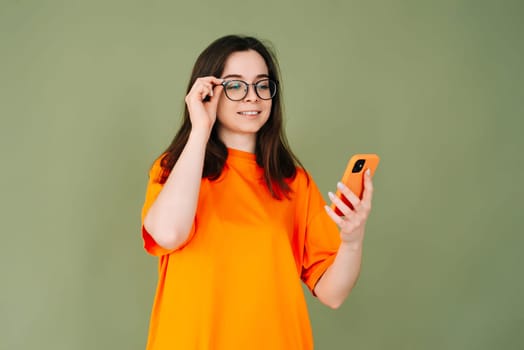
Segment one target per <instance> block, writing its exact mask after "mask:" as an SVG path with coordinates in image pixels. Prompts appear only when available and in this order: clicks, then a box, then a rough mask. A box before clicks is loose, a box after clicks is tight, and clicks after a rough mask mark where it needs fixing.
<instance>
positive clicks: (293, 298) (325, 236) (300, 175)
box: [142, 36, 372, 350]
mask: <svg viewBox="0 0 524 350" xmlns="http://www.w3.org/2000/svg"><path fill="white" fill-rule="evenodd" d="M185 102H186V109H185V112H184V119H183V123H182V126H181V127H180V130H179V131H178V133H177V135H176V136H175V138H174V140H173V142H172V143H171V145H170V146H169V147H168V148H167V150H166V151H165V152H164V153H163V154H162V155H161V156H160V157H159V158H158V159H157V160H156V162H155V163H154V164H153V166H152V168H151V171H150V174H149V176H150V180H149V184H148V187H147V193H146V200H145V204H144V207H143V210H142V223H143V225H142V237H143V240H144V246H145V249H146V251H147V252H149V253H150V254H152V255H155V256H158V257H159V281H158V286H157V291H156V296H155V301H154V305H153V310H152V316H151V321H150V330H149V339H148V345H147V349H148V350H167V349H170V350H171V349H225V350H231V349H272V350H275V349H286V350H291V349H311V348H313V339H312V334H311V333H312V332H311V327H310V323H309V317H308V312H307V308H306V302H305V299H304V295H303V292H302V288H301V283H300V282H301V281H303V282H304V283H305V284H306V285H307V287H308V288H309V289H310V290H311V292H312V293H313V295H315V296H316V297H318V299H319V300H320V301H321V302H322V303H324V304H326V305H328V306H329V307H332V308H337V307H339V306H340V305H341V304H342V302H343V301H344V299H345V298H346V297H347V295H348V294H349V292H350V291H351V289H352V287H353V286H354V285H355V282H356V280H357V277H358V275H359V272H360V264H361V254H362V242H363V239H364V229H365V223H366V220H367V217H368V214H369V211H370V208H371V197H372V183H371V178H370V176H369V173H368V174H367V175H366V177H365V190H364V196H363V198H362V200H360V199H359V198H358V197H356V196H355V195H354V194H353V193H351V192H350V191H349V189H348V188H346V187H345V186H342V185H340V184H339V185H338V186H339V188H340V189H341V191H342V193H343V194H344V195H345V196H346V198H348V199H349V200H350V202H351V203H352V205H353V207H354V209H350V208H349V207H348V206H346V205H345V204H344V203H343V202H342V201H340V200H339V199H337V198H335V197H334V196H333V194H331V193H330V194H329V197H330V199H331V200H332V201H333V202H334V203H335V204H336V206H337V207H338V208H339V209H340V210H341V211H342V213H343V214H344V216H341V217H339V216H338V215H336V214H335V213H334V212H333V211H332V210H331V209H330V208H329V207H328V206H326V204H325V202H324V200H323V198H322V196H321V194H320V193H319V190H318V188H317V186H316V185H315V183H314V181H313V180H312V178H311V177H310V176H308V174H307V173H306V171H305V170H304V169H303V168H302V167H301V166H300V163H299V162H298V160H297V159H296V157H295V156H294V155H293V153H292V152H291V151H290V149H289V147H288V145H287V143H286V139H285V136H284V132H283V128H282V106H281V94H280V89H279V72H278V67H277V62H276V60H275V57H274V55H273V54H272V53H271V52H270V51H269V50H268V48H267V47H265V46H264V45H263V44H262V43H261V42H260V41H259V40H257V39H255V38H252V37H241V36H226V37H222V38H220V39H218V40H216V41H215V42H213V43H212V44H211V45H210V46H208V47H207V48H206V49H205V50H204V51H203V52H202V53H201V54H200V56H199V57H198V59H197V61H196V63H195V66H194V69H193V72H192V74H191V79H190V82H189V86H188V92H187V95H186V98H185ZM337 226H338V227H337Z"/></svg>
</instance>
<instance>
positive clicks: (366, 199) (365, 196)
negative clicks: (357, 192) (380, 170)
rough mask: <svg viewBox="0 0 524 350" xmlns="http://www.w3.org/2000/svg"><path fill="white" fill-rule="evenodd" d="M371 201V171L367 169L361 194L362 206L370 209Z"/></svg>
mask: <svg viewBox="0 0 524 350" xmlns="http://www.w3.org/2000/svg"><path fill="white" fill-rule="evenodd" d="M372 199H373V181H372V180H371V171H370V170H369V169H367V170H366V172H365V173H364V192H363V193H362V204H363V205H364V206H365V207H366V208H367V209H371V200H372Z"/></svg>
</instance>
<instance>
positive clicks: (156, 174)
mask: <svg viewBox="0 0 524 350" xmlns="http://www.w3.org/2000/svg"><path fill="white" fill-rule="evenodd" d="M164 157H165V153H163V154H161V155H160V156H159V157H157V158H156V159H155V161H154V162H153V164H152V165H151V167H150V168H149V178H150V179H151V180H156V181H158V180H160V177H161V175H162V173H163V171H164V169H163V168H162V160H163V159H164Z"/></svg>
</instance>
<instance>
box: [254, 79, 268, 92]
mask: <svg viewBox="0 0 524 350" xmlns="http://www.w3.org/2000/svg"><path fill="white" fill-rule="evenodd" d="M257 88H258V89H260V90H269V80H264V81H261V82H258V83H257Z"/></svg>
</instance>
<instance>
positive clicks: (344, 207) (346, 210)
mask: <svg viewBox="0 0 524 350" xmlns="http://www.w3.org/2000/svg"><path fill="white" fill-rule="evenodd" d="M328 196H329V199H331V202H333V204H335V206H336V207H337V208H338V210H340V211H341V212H342V214H343V215H344V216H349V215H351V213H352V210H351V208H350V207H349V206H348V205H347V204H346V203H344V201H342V199H340V198H339V197H338V196H335V195H334V194H333V193H332V192H328Z"/></svg>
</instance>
